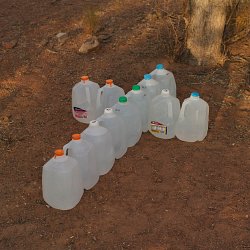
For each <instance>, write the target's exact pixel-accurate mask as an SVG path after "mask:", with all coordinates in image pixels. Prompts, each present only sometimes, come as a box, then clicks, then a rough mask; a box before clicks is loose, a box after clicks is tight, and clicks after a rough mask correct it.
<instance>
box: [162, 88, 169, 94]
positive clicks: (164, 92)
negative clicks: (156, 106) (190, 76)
mask: <svg viewBox="0 0 250 250" xmlns="http://www.w3.org/2000/svg"><path fill="white" fill-rule="evenodd" d="M161 94H162V95H169V94H170V93H169V90H168V89H163V90H162V91H161Z"/></svg>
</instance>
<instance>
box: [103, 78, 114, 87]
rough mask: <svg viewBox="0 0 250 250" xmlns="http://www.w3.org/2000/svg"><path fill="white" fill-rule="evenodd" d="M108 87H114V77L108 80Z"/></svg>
mask: <svg viewBox="0 0 250 250" xmlns="http://www.w3.org/2000/svg"><path fill="white" fill-rule="evenodd" d="M105 86H106V87H107V88H112V87H114V81H113V80H112V79H108V80H106V85H105Z"/></svg>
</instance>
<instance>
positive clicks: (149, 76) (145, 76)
mask: <svg viewBox="0 0 250 250" xmlns="http://www.w3.org/2000/svg"><path fill="white" fill-rule="evenodd" d="M144 79H145V80H150V79H152V76H151V75H150V74H146V75H144Z"/></svg>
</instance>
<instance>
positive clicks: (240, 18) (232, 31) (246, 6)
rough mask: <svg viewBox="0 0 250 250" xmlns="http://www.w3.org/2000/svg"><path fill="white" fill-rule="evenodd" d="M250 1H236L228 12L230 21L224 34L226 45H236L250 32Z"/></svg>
mask: <svg viewBox="0 0 250 250" xmlns="http://www.w3.org/2000/svg"><path fill="white" fill-rule="evenodd" d="M249 13H250V1H249V0H237V1H236V0H235V1H234V2H233V3H232V5H231V8H230V10H229V12H228V19H227V22H226V27H225V32H224V43H225V45H228V44H231V43H234V42H236V41H238V40H240V39H242V38H244V37H246V36H247V35H248V34H249V32H250V15H249Z"/></svg>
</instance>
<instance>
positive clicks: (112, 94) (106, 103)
mask: <svg viewBox="0 0 250 250" xmlns="http://www.w3.org/2000/svg"><path fill="white" fill-rule="evenodd" d="M122 95H125V93H124V90H123V89H122V88H120V87H119V86H117V85H115V84H114V83H113V80H112V79H109V80H106V85H104V86H103V87H102V88H100V89H99V90H98V93H97V99H96V105H97V109H98V114H99V115H102V114H103V112H104V109H105V108H111V107H113V106H114V105H115V104H116V102H117V100H118V98H119V97H120V96H122Z"/></svg>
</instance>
